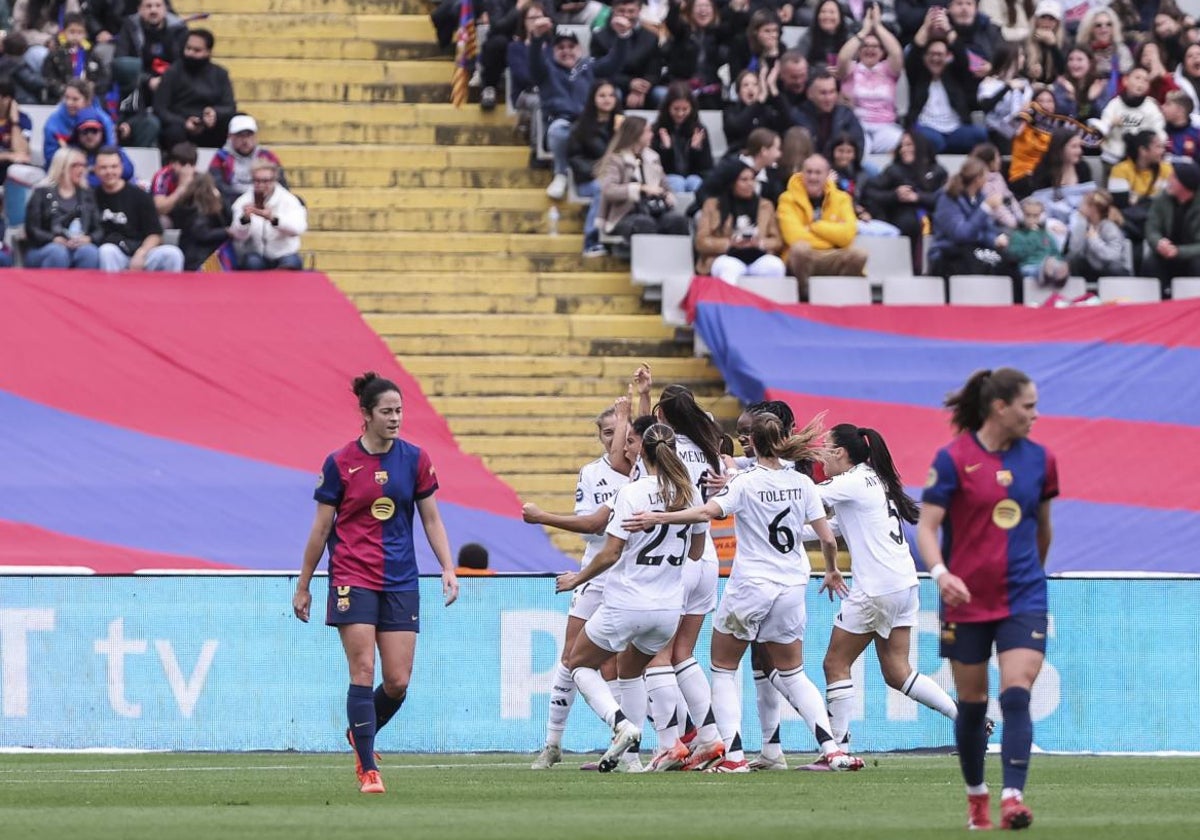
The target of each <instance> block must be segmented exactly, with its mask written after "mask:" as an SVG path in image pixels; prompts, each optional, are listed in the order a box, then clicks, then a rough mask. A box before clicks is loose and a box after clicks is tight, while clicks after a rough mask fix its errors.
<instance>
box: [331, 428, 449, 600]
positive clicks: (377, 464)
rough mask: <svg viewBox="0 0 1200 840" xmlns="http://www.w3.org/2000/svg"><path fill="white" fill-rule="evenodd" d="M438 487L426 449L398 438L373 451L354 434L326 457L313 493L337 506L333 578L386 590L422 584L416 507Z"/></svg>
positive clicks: (340, 582) (338, 583)
mask: <svg viewBox="0 0 1200 840" xmlns="http://www.w3.org/2000/svg"><path fill="white" fill-rule="evenodd" d="M437 489H438V483H437V474H436V472H435V471H434V469H433V464H432V463H431V462H430V460H429V456H428V455H427V454H426V453H425V450H423V449H421V448H420V447H418V446H415V445H413V444H411V443H408V442H406V441H403V440H397V441H396V442H395V444H394V445H393V446H392V448H391V449H390V450H389V451H387V452H385V453H383V454H382V455H372V454H371V453H369V452H367V451H366V450H365V449H363V446H362V443H361V442H359V440H357V439H356V440H353V441H351V442H350V443H348V444H346V445H345V446H343V447H342V448H341V449H339V450H338V451H337V452H334V453H333V454H332V455H330V456H329V457H328V458H326V459H325V466H324V467H323V468H322V469H321V478H320V483H319V484H318V485H317V489H316V492H315V493H314V494H313V498H314V499H316V500H317V501H318V502H321V503H323V504H327V505H333V506H334V507H336V508H337V515H336V517H335V518H334V523H333V531H332V533H331V534H330V535H329V545H328V548H329V583H330V585H331V586H361V587H364V588H367V589H374V590H377V591H383V592H407V591H411V590H415V589H416V588H417V555H416V550H415V548H414V547H413V513H414V510H415V507H416V503H417V501H419V500H420V499H424V498H425V497H426V496H431V495H433V493H434V491H436V490H437Z"/></svg>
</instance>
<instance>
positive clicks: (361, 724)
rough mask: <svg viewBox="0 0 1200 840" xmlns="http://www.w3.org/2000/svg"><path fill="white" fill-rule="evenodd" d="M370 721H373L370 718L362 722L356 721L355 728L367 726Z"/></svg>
mask: <svg viewBox="0 0 1200 840" xmlns="http://www.w3.org/2000/svg"><path fill="white" fill-rule="evenodd" d="M370 722H371V721H369V720H364V721H363V722H362V723H356V724H354V728H355V729H358V727H360V726H366V725H367V724H369V723H370Z"/></svg>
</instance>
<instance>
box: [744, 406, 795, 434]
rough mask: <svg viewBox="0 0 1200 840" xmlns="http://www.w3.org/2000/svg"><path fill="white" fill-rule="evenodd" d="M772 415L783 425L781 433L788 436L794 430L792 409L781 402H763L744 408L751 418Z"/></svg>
mask: <svg viewBox="0 0 1200 840" xmlns="http://www.w3.org/2000/svg"><path fill="white" fill-rule="evenodd" d="M764 412H765V413H767V414H774V415H775V416H776V417H778V418H779V422H781V423H782V424H783V433H784V434H785V435H790V434H791V433H792V430H793V429H795V428H796V415H795V414H793V413H792V407H791V406H790V405H788V404H787V403H785V402H784V401H783V400H763V401H762V402H756V403H750V405H748V406H746V413H747V414H749V415H751V416H753V415H755V414H763V413H764Z"/></svg>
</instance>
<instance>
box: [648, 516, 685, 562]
mask: <svg viewBox="0 0 1200 840" xmlns="http://www.w3.org/2000/svg"><path fill="white" fill-rule="evenodd" d="M670 532H671V526H670V525H659V526H658V531H657V532H656V533H655V534H654V537H653V538H652V539H651V540H650V542H648V543H646V546H645V548H643V549H642V550H641V551H639V552H638V556H637V564H638V565H639V566H661V565H662V561H663V560H666V561H667V563H668V564H670V565H672V566H682V565H683V555H685V554H687V546H688V540H687V535H688V527H687V526H686V525H685V526H683V527H682V528H680V529H679V532H678V534H677V535H676V536H677V537H678V539H679V541H680V542H681V543H682V547H681V548H680V550H679V554H678V556H676V555H674V554H666V553H665V550H664V553H663V554H651V553H650V552H651V551H654V550H655V549H656V548H658V547H659V546H661V545H662V544H663V540H665V539H666V538H667V534H669V533H670Z"/></svg>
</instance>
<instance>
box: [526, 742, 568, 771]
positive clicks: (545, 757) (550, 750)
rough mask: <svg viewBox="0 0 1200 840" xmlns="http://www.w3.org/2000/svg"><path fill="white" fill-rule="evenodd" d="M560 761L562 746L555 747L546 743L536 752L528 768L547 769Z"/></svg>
mask: <svg viewBox="0 0 1200 840" xmlns="http://www.w3.org/2000/svg"><path fill="white" fill-rule="evenodd" d="M560 761H562V747H556V746H553V745H551V744H547V745H546V746H544V747H542V751H541V752H540V753H538V756H537V758H535V759H534V760H533V764H530V765H529V769H530V770H549V769H550V768H551V767H553V766H554V765H555V764H558V763H559V762H560Z"/></svg>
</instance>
